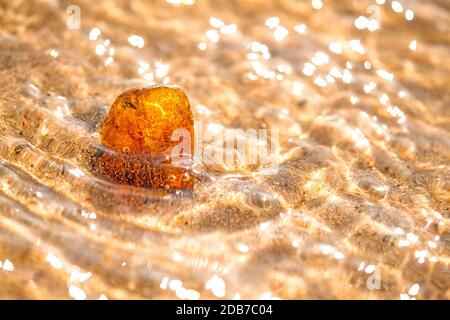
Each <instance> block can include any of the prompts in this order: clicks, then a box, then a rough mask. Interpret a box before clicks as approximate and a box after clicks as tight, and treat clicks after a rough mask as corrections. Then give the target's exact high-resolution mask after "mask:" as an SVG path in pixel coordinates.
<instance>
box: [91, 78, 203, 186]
mask: <svg viewBox="0 0 450 320" xmlns="http://www.w3.org/2000/svg"><path fill="white" fill-rule="evenodd" d="M177 129H184V130H185V131H184V132H187V133H189V137H188V138H189V139H190V141H189V140H184V139H185V138H186V137H185V136H182V137H180V138H179V139H174V137H173V136H172V134H173V133H174V131H175V130H177ZM100 137H101V143H102V144H103V146H104V147H106V148H105V152H104V153H103V154H102V155H101V156H100V157H99V159H98V161H97V165H96V167H97V168H96V171H97V172H98V173H100V174H101V175H102V176H103V177H105V178H107V179H108V180H111V181H113V182H116V183H120V184H128V185H134V186H138V187H146V188H165V189H191V188H192V187H193V185H194V183H193V178H192V172H191V171H192V170H191V164H189V163H191V162H189V161H188V163H187V164H186V162H183V164H182V165H180V163H179V162H176V161H174V159H173V157H172V156H173V150H174V147H175V146H176V145H177V144H179V143H180V142H182V141H184V142H185V143H188V144H187V146H188V147H187V148H184V149H182V153H183V154H184V155H185V157H188V160H189V159H192V155H193V150H194V121H193V117H192V111H191V107H190V104H189V100H188V98H187V96H186V94H185V93H184V91H183V90H181V89H180V88H177V87H172V86H154V87H149V88H139V89H131V90H127V91H125V92H123V93H122V94H120V95H119V96H118V97H117V98H116V100H115V101H114V103H113V105H112V106H111V109H110V111H109V114H108V116H107V118H106V119H105V121H104V123H103V126H102V128H101V133H100ZM175 138H177V136H175ZM185 145H186V144H185ZM178 149H179V148H178ZM185 149H187V150H185ZM185 160H186V159H185ZM175 162H176V163H175Z"/></svg>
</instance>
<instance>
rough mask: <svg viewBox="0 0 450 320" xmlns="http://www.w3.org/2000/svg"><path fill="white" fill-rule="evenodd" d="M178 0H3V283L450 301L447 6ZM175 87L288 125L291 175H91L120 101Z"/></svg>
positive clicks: (77, 292) (201, 167) (227, 114)
mask: <svg viewBox="0 0 450 320" xmlns="http://www.w3.org/2000/svg"><path fill="white" fill-rule="evenodd" d="M170 2H171V3H170ZM176 2H177V1H175V0H172V1H167V2H165V1H163V0H159V1H105V0H97V1H95V3H93V2H92V1H87V0H86V1H73V2H72V1H71V2H68V1H58V0H52V1H50V0H49V1H31V0H29V1H25V0H24V1H18V0H13V1H11V0H5V1H2V0H0V131H1V138H0V159H1V160H0V161H1V163H0V298H31V299H33V298H75V299H86V298H87V299H99V298H109V299H114V298H133V299H134V298H156V299H160V298H192V299H196V298H222V297H225V298H254V299H256V298H263V299H268V298H283V299H302V298H328V299H335V298H346V299H359V298H373V299H400V298H402V299H409V298H417V299H429V298H438V299H448V298H450V290H449V287H450V273H449V268H448V263H449V261H450V254H449V252H450V243H449V241H450V228H449V223H450V220H449V215H450V205H449V203H450V170H449V167H450V107H449V105H450V95H449V90H448V83H449V81H450V76H449V74H450V73H449V71H450V63H449V44H450V33H449V26H450V14H449V10H450V5H449V3H448V2H447V1H444V0H434V1H431V0H429V1H419V0H417V1H414V0H412V1H402V2H401V5H400V6H399V2H397V1H394V2H391V1H390V0H386V1H380V0H378V1H337V0H336V1H324V2H321V1H317V0H315V1H312V2H311V1H295V0H279V1H272V2H271V1H257V0H248V1H237V0H236V1H224V0H217V1H205V0H197V1H186V0H185V1H184V4H176ZM178 2H182V1H181V0H180V1H178ZM192 2H194V3H193V4H192ZM384 2H385V3H384ZM73 3H75V4H76V5H78V6H79V8H80V13H81V16H80V17H81V20H80V22H81V24H80V29H77V28H72V27H73V23H75V25H76V20H75V22H74V21H73V20H71V21H69V22H71V23H72V24H70V23H69V26H68V25H67V19H71V18H70V17H68V15H67V13H66V9H67V7H68V6H69V5H70V4H73ZM377 3H378V4H377ZM381 3H384V4H381ZM368 10H369V11H368ZM396 11H401V12H396ZM360 16H365V17H367V18H369V20H367V19H364V18H358V17H360ZM377 27H379V28H377ZM368 28H369V29H368ZM133 35H135V37H133ZM136 36H137V37H136ZM159 83H166V84H176V85H179V86H180V87H182V88H183V89H184V90H185V91H186V92H187V95H188V96H189V99H190V102H191V105H192V107H193V112H194V119H195V120H196V121H202V123H203V127H204V128H206V129H208V130H212V131H215V130H216V131H222V130H225V129H227V128H243V129H250V128H254V129H258V128H266V127H268V128H272V129H278V130H279V133H280V143H281V146H280V152H279V155H278V157H279V159H278V160H279V161H280V165H279V171H278V172H277V173H276V174H269V175H267V174H263V171H264V168H258V167H257V168H254V167H253V168H248V167H239V166H237V167H229V166H224V165H216V166H207V165H205V164H202V163H201V162H197V163H196V165H195V175H196V185H195V188H194V191H193V195H192V197H186V196H182V195H181V196H180V195H164V194H157V193H156V192H155V191H152V190H145V189H140V188H133V187H128V186H119V185H114V184H112V183H109V182H107V181H105V180H103V179H100V178H98V177H96V176H94V175H93V174H92V172H91V170H90V168H89V165H88V162H87V161H86V157H89V155H90V154H92V152H93V150H95V148H96V146H98V145H99V135H98V132H99V129H100V126H101V124H102V121H103V119H104V118H105V117H106V114H107V112H108V109H109V106H110V105H111V104H112V102H113V101H114V98H115V97H116V96H117V95H119V94H120V93H121V92H122V91H124V90H126V89H129V88H132V87H139V86H149V85H152V84H159ZM204 145H205V146H210V147H211V142H210V141H204ZM216 147H217V146H216Z"/></svg>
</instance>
